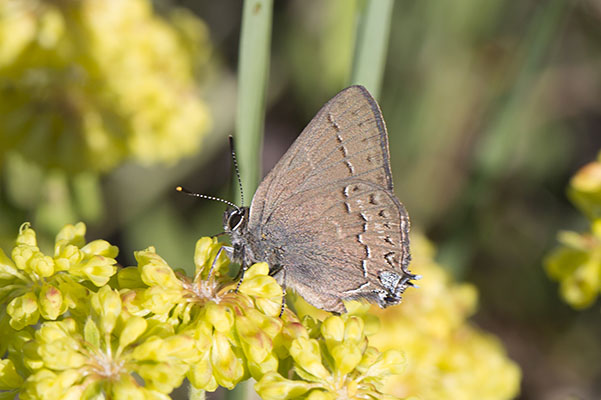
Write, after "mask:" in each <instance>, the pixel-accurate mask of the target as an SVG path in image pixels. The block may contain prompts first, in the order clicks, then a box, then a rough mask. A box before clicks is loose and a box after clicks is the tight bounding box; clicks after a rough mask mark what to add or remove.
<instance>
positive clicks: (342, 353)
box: [255, 314, 405, 400]
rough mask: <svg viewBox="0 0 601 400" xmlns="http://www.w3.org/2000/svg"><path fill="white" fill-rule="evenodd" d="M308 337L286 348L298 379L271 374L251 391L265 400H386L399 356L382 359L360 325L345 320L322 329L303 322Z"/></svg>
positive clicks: (328, 321) (360, 322) (329, 321)
mask: <svg viewBox="0 0 601 400" xmlns="http://www.w3.org/2000/svg"><path fill="white" fill-rule="evenodd" d="M305 323H306V324H308V325H309V326H312V327H313V330H314V331H316V333H318V334H319V335H318V336H317V335H316V336H317V337H316V338H313V337H311V336H310V334H309V332H303V333H304V334H303V335H301V336H299V337H297V338H295V339H294V340H293V341H292V343H291V345H290V346H289V348H288V351H289V354H290V357H291V358H292V359H293V361H294V372H295V373H296V375H297V377H298V378H299V379H296V380H293V379H287V378H285V377H284V376H282V374H280V373H278V372H276V371H273V372H269V373H267V374H265V375H263V378H262V379H261V380H260V381H259V382H257V384H256V385H255V389H256V390H257V393H259V395H260V396H261V398H263V399H265V400H277V399H305V398H306V399H310V400H336V399H390V398H394V397H393V396H387V395H385V394H384V393H382V391H381V390H382V387H383V381H384V378H386V377H388V376H390V375H396V374H399V373H401V371H402V370H403V367H404V366H405V360H404V357H403V355H402V354H401V352H399V351H398V350H388V351H386V352H384V353H380V352H379V351H378V350H377V349H376V348H374V347H370V346H368V340H367V337H366V336H365V332H364V324H363V320H362V319H361V318H359V317H356V316H349V315H348V314H347V315H345V316H342V317H339V316H330V317H328V318H327V319H326V320H324V321H323V323H321V324H317V325H316V324H315V321H306V322H305Z"/></svg>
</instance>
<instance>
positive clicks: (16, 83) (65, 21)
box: [0, 0, 210, 172]
mask: <svg viewBox="0 0 601 400" xmlns="http://www.w3.org/2000/svg"><path fill="white" fill-rule="evenodd" d="M172 20H173V22H172V23H173V24H177V26H178V27H177V28H176V27H174V26H172V25H171V23H170V22H169V21H167V20H165V19H164V18H162V17H159V16H158V15H156V14H154V13H153V10H152V7H151V3H150V1H148V0H128V1H122V0H103V1H95V0H81V1H64V2H63V1H60V2H56V1H44V0H18V1H17V0H7V1H2V2H0V41H1V42H2V43H3V45H2V48H1V49H0V91H1V94H2V95H1V96H0V114H1V115H2V119H0V148H1V149H2V151H0V161H2V157H3V155H4V154H5V153H6V151H8V150H11V149H14V150H16V151H18V152H19V153H21V154H22V155H24V156H25V157H26V158H27V159H29V160H33V161H35V162H36V163H38V164H39V165H41V166H43V167H60V168H62V169H64V170H66V171H69V172H80V171H82V170H93V171H101V172H102V171H107V170H109V169H111V168H113V167H114V166H116V165H117V164H118V163H120V162H122V161H123V160H125V159H135V160H137V161H139V162H142V163H154V162H174V161H176V160H178V159H180V158H181V157H183V156H186V155H190V154H192V153H193V152H195V151H196V150H197V149H198V146H199V143H200V140H201V138H202V135H203V134H204V133H205V132H206V131H207V130H208V127H209V123H210V122H209V120H210V118H209V114H208V110H207V107H206V105H205V104H204V102H203V101H202V100H201V99H200V97H199V93H198V87H197V84H196V83H195V74H198V73H199V71H198V67H199V66H201V65H203V64H204V63H206V60H207V57H208V52H209V43H208V32H207V29H206V27H205V25H204V24H203V23H202V22H201V21H200V20H198V18H196V17H194V16H193V15H192V14H190V13H186V12H184V11H182V10H178V11H176V12H174V13H173V15H172ZM180 27H181V28H180ZM191 49H194V50H193V51H191Z"/></svg>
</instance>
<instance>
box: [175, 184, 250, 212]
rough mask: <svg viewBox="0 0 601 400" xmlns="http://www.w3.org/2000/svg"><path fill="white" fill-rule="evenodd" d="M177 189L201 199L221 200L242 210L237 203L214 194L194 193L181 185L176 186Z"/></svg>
mask: <svg viewBox="0 0 601 400" xmlns="http://www.w3.org/2000/svg"><path fill="white" fill-rule="evenodd" d="M175 190H177V191H178V192H182V193H183V194H187V195H188V196H193V197H200V198H201V199H207V200H215V201H220V202H222V203H225V204H227V205H228V206H231V207H234V208H235V209H236V210H238V211H240V207H238V206H237V205H235V204H234V203H232V202H231V201H227V200H224V199H220V198H219V197H213V196H207V195H206V194H200V193H194V192H191V191H189V190H187V189H184V188H183V187H181V186H178V187H176V188H175Z"/></svg>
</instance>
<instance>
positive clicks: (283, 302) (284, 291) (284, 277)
mask: <svg viewBox="0 0 601 400" xmlns="http://www.w3.org/2000/svg"><path fill="white" fill-rule="evenodd" d="M281 275H283V277H282V283H281V286H282V308H280V315H279V317H280V318H282V314H284V307H286V268H282V274H281Z"/></svg>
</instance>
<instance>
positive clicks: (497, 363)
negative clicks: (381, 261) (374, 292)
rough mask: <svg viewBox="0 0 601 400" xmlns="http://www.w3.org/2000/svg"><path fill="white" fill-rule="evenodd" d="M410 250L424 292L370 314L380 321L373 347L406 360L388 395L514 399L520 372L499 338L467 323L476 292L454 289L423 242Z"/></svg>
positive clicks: (466, 287) (388, 384)
mask: <svg viewBox="0 0 601 400" xmlns="http://www.w3.org/2000/svg"><path fill="white" fill-rule="evenodd" d="M412 245H413V246H412V253H413V256H414V257H413V262H412V268H414V269H415V270H416V271H419V273H420V274H421V275H422V276H423V279H422V280H421V281H420V288H419V289H418V290H410V291H407V292H406V293H405V298H404V300H403V304H401V305H400V306H398V307H389V308H387V309H385V310H381V309H379V308H377V307H373V308H372V312H373V313H375V314H376V315H378V316H379V317H380V320H381V321H380V329H379V331H378V332H377V333H376V334H374V335H373V336H370V343H371V344H372V345H373V346H375V347H377V348H378V349H379V350H382V351H384V350H388V349H399V350H401V351H403V352H404V354H405V356H406V358H407V368H406V372H405V373H404V374H402V375H400V376H395V377H390V378H388V380H387V382H386V385H385V390H384V392H386V393H391V394H394V395H396V396H399V397H409V396H416V397H418V398H420V399H424V400H426V399H437V400H438V399H491V400H492V399H498V400H501V399H512V398H514V397H515V396H516V395H517V394H518V391H519V387H520V377H521V372H520V369H519V367H518V366H517V364H515V363H514V362H513V361H511V360H510V359H509V358H507V355H506V354H505V350H504V348H503V346H502V344H501V343H500V342H499V341H498V340H497V339H496V338H495V337H493V336H492V335H489V334H485V333H483V332H481V331H480V330H479V329H477V328H476V327H474V326H472V325H471V324H470V323H469V322H467V321H466V319H467V318H468V317H470V316H471V315H472V314H473V313H474V311H475V308H476V302H477V293H476V290H475V288H474V287H473V286H471V285H469V284H456V283H454V282H453V281H452V280H451V278H450V276H449V275H448V273H447V272H445V271H444V269H443V268H442V267H441V266H439V265H437V264H436V263H435V262H434V260H433V249H432V248H431V246H430V244H429V243H428V242H427V241H426V240H425V239H424V238H423V237H420V236H414V237H413V238H412Z"/></svg>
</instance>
